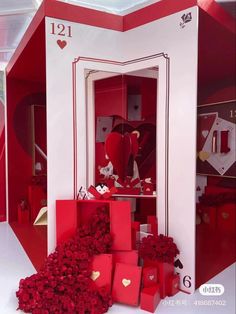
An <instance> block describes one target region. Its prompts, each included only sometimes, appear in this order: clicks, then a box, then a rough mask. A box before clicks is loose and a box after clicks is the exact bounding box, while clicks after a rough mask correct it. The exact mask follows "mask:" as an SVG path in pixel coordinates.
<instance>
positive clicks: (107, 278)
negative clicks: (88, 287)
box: [91, 254, 112, 291]
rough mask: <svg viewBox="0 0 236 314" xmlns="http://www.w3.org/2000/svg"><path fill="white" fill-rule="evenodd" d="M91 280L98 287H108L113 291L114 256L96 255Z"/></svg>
mask: <svg viewBox="0 0 236 314" xmlns="http://www.w3.org/2000/svg"><path fill="white" fill-rule="evenodd" d="M91 268H92V273H91V279H92V280H93V281H94V283H95V285H96V286H97V287H107V289H108V290H109V291H110V290H111V276H112V254H100V255H96V256H94V258H93V261H92V265H91Z"/></svg>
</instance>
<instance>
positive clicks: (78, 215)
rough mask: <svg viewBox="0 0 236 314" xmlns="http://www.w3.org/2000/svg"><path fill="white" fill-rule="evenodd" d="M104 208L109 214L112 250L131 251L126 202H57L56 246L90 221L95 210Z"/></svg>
mask: <svg viewBox="0 0 236 314" xmlns="http://www.w3.org/2000/svg"><path fill="white" fill-rule="evenodd" d="M104 206H105V207H106V208H108V210H109V214H110V232H111V235H112V237H113V242H112V250H114V251H115V250H117V251H130V250H132V239H131V207H130V202H128V201H108V200H57V201H56V232H57V233H56V236H57V244H59V243H61V242H62V241H66V240H67V239H68V238H69V237H71V236H73V235H74V234H75V232H76V229H77V228H78V227H79V226H80V225H82V224H84V223H88V222H89V221H90V219H91V215H92V214H93V213H94V212H95V211H96V210H97V208H99V207H104Z"/></svg>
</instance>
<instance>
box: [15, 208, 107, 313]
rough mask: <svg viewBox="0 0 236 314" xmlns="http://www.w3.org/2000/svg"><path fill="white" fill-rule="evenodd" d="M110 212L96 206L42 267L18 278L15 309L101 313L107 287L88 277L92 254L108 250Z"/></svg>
mask: <svg viewBox="0 0 236 314" xmlns="http://www.w3.org/2000/svg"><path fill="white" fill-rule="evenodd" d="M109 228H110V221H109V213H108V211H107V210H106V209H105V208H98V209H97V211H96V213H95V214H94V215H93V216H92V217H91V223H89V224H85V225H83V226H82V227H81V228H79V229H78V231H77V233H76V235H75V236H74V237H72V238H70V239H69V240H68V241H66V242H64V243H62V244H60V245H59V246H58V247H57V248H56V250H55V252H54V253H52V254H50V255H49V256H48V258H47V259H46V261H45V264H44V265H43V267H42V268H41V270H40V271H39V272H38V273H37V274H34V275H32V276H30V277H27V278H25V279H21V280H20V283H19V290H18V291H17V292H16V296H17V298H18V302H19V306H18V309H20V310H22V311H24V312H26V313H32V314H51V313H54V314H56V313H58V314H60V313H67V314H75V313H80V314H82V313H91V314H102V313H105V312H107V311H108V309H109V307H110V306H112V299H111V295H110V291H108V290H107V289H106V288H104V287H100V288H98V287H97V286H96V285H95V284H94V281H93V280H92V279H91V278H90V277H91V271H92V270H91V261H92V257H93V256H94V255H97V254H101V253H109V252H110V249H111V245H112V238H111V235H110V229H109Z"/></svg>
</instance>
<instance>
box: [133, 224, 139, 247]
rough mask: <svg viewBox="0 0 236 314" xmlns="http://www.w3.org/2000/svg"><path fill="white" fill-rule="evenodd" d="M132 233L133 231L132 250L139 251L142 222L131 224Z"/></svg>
mask: <svg viewBox="0 0 236 314" xmlns="http://www.w3.org/2000/svg"><path fill="white" fill-rule="evenodd" d="M131 231H132V249H134V250H136V249H138V244H139V234H138V232H139V231H140V222H139V221H132V223H131Z"/></svg>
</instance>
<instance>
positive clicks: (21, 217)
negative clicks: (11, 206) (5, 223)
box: [17, 206, 30, 224]
mask: <svg viewBox="0 0 236 314" xmlns="http://www.w3.org/2000/svg"><path fill="white" fill-rule="evenodd" d="M17 214H18V216H17V220H18V222H19V223H20V224H23V223H28V222H29V221H30V212H29V210H28V209H25V210H22V208H21V207H20V206H18V209H17Z"/></svg>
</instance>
